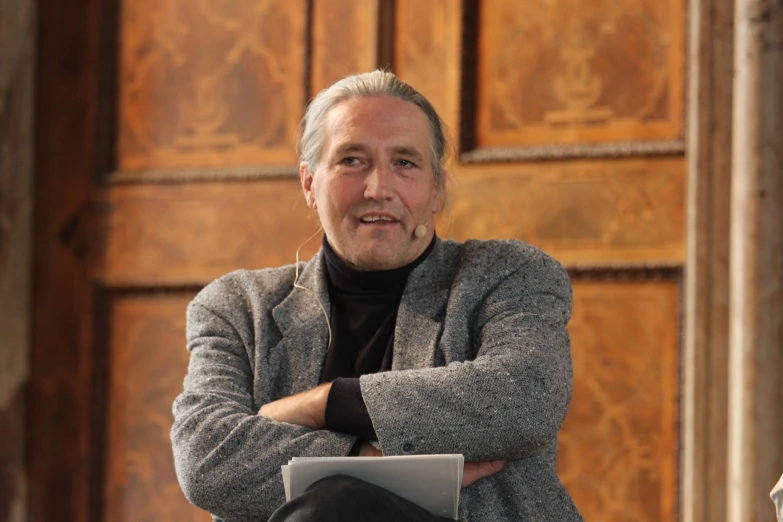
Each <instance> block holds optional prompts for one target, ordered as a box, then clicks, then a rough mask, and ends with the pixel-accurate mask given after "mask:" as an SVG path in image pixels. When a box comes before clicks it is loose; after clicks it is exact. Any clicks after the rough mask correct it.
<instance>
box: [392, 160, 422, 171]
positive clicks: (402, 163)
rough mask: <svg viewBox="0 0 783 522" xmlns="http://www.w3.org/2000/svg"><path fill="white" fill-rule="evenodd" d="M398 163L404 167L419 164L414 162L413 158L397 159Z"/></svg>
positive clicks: (413, 166)
mask: <svg viewBox="0 0 783 522" xmlns="http://www.w3.org/2000/svg"><path fill="white" fill-rule="evenodd" d="M397 165H399V166H400V167H402V168H404V169H411V168H415V167H416V166H417V165H416V164H415V163H413V162H412V161H411V160H406V159H401V160H398V161H397Z"/></svg>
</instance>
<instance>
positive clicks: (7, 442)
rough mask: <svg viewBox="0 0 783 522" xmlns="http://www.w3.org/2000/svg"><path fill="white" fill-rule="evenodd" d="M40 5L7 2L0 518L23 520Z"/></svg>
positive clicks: (1, 152) (0, 77)
mask: <svg viewBox="0 0 783 522" xmlns="http://www.w3.org/2000/svg"><path fill="white" fill-rule="evenodd" d="M34 6H35V2H34V1H32V0H10V1H7V2H3V4H2V6H0V441H2V443H0V520H5V521H8V522H23V521H24V520H25V519H26V515H25V513H24V509H25V506H26V502H27V498H26V491H27V473H26V469H25V468H26V462H25V460H24V456H25V440H26V437H25V429H26V425H25V424H26V422H25V421H26V406H27V401H26V400H25V390H26V386H25V384H26V383H27V377H28V371H29V369H28V359H29V351H30V334H29V332H30V293H31V292H30V276H31V270H30V267H31V258H32V250H33V249H32V246H33V245H32V235H33V231H32V200H33V132H32V128H33V92H34V88H33V87H34V86H33V73H34V63H35V61H34V53H33V50H34V45H33V44H34V40H33V34H34V22H35V16H34Z"/></svg>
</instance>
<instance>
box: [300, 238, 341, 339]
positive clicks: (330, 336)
mask: <svg viewBox="0 0 783 522" xmlns="http://www.w3.org/2000/svg"><path fill="white" fill-rule="evenodd" d="M322 230H323V227H321V226H319V227H318V230H316V231H315V234H313V235H312V236H310V237H309V238H307V240H306V241H305V242H304V243H302V244H301V245H299V248H297V249H296V275H295V276H294V288H299V289H300V290H305V291H306V292H309V293H310V295H312V296H313V297H314V298H315V301H316V302H317V303H318V306H320V307H321V312H323V314H324V319H326V328H327V329H328V330H329V344H327V345H326V346H327V347H329V346H332V327H331V325H330V324H329V314H327V313H326V307H324V305H323V303H321V300H320V299H318V296H317V295H315V292H313V291H312V290H310V289H309V288H307V287H305V286H302V285H300V284H299V251H300V250H301V249H302V247H303V246H305V245H306V244H307V243H309V242H310V241H311V240H312V239H313V238H314V237H315V236H317V235H318V234H319V233H320V232H321V231H322Z"/></svg>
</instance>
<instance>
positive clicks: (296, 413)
mask: <svg viewBox="0 0 783 522" xmlns="http://www.w3.org/2000/svg"><path fill="white" fill-rule="evenodd" d="M331 388H332V383H330V382H327V383H324V384H321V385H320V386H316V387H315V388H310V389H309V390H306V391H303V392H301V393H297V394H296V395H291V396H289V397H285V398H283V399H278V400H276V401H273V402H269V403H267V404H264V405H263V406H262V407H261V409H260V410H258V414H259V415H261V416H264V417H269V418H270V419H272V420H274V421H277V422H287V423H288V424H298V425H299V426H304V427H306V428H310V429H313V430H319V429H321V428H323V427H324V425H325V424H326V420H325V418H324V415H325V412H326V399H327V398H328V397H329V390H330V389H331Z"/></svg>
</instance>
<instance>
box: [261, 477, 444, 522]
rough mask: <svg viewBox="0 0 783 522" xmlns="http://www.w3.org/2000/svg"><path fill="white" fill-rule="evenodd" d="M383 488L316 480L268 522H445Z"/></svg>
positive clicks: (346, 479) (347, 481) (343, 480)
mask: <svg viewBox="0 0 783 522" xmlns="http://www.w3.org/2000/svg"><path fill="white" fill-rule="evenodd" d="M447 520H448V521H451V519H449V518H443V517H438V516H435V515H433V514H432V513H430V512H429V511H427V510H426V509H424V508H422V507H419V506H418V505H417V504H414V503H413V502H410V501H408V500H405V499H404V498H402V497H400V496H397V495H395V494H394V493H392V492H390V491H387V490H385V489H383V488H380V487H378V486H375V485H373V484H370V483H368V482H365V481H363V480H359V479H357V478H353V477H347V476H343V475H337V476H333V477H328V478H325V479H323V480H319V481H318V482H316V483H315V484H313V485H312V486H310V487H309V488H307V490H306V491H305V492H304V493H303V494H301V495H299V496H298V497H296V498H294V499H292V500H291V501H290V502H286V503H285V504H283V505H282V506H281V507H280V509H278V510H277V511H275V512H274V513H273V514H272V518H270V519H269V522H336V521H339V522H368V521H372V522H400V521H404V522H408V521H410V522H445V521H447ZM452 522H453V521H452Z"/></svg>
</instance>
